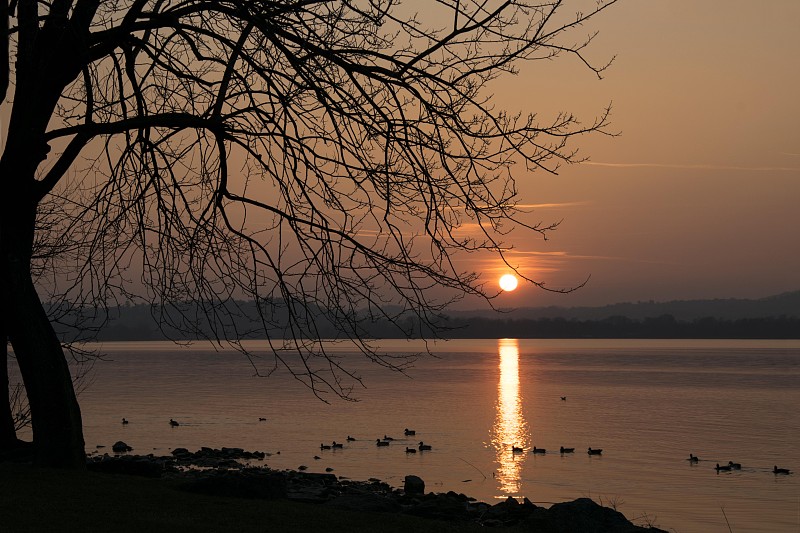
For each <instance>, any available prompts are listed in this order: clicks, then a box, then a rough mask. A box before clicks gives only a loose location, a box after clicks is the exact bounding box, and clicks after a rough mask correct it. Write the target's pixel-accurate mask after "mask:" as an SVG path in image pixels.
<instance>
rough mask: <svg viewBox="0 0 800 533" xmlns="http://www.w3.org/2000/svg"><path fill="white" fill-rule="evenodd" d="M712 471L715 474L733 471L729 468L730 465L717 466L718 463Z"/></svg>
mask: <svg viewBox="0 0 800 533" xmlns="http://www.w3.org/2000/svg"><path fill="white" fill-rule="evenodd" d="M714 470H716V471H717V472H728V471H730V470H733V469H732V468H731V466H730V465H724V466H719V463H717V466H715V467H714Z"/></svg>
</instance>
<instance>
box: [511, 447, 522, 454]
mask: <svg viewBox="0 0 800 533" xmlns="http://www.w3.org/2000/svg"><path fill="white" fill-rule="evenodd" d="M524 451H525V450H523V449H522V448H520V447H519V446H511V453H522V452H524Z"/></svg>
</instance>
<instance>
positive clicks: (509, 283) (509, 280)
mask: <svg viewBox="0 0 800 533" xmlns="http://www.w3.org/2000/svg"><path fill="white" fill-rule="evenodd" d="M500 288H501V289H503V290H504V291H513V290H514V289H516V288H517V278H516V276H514V275H513V274H506V275H504V276H502V277H501V278H500Z"/></svg>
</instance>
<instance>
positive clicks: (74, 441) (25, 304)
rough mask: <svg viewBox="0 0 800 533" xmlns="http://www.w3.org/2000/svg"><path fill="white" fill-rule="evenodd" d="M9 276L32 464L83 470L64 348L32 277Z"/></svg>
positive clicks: (12, 327) (12, 324)
mask: <svg viewBox="0 0 800 533" xmlns="http://www.w3.org/2000/svg"><path fill="white" fill-rule="evenodd" d="M25 274H27V275H25ZM12 278H14V279H13V280H12V281H11V287H10V291H9V292H10V298H9V301H8V303H10V305H11V306H12V308H13V310H14V313H12V314H11V317H9V332H10V335H9V336H10V338H11V344H12V346H13V347H14V353H15V354H16V356H17V362H18V363H19V367H20V372H21V374H22V379H23V381H24V383H25V389H26V391H27V393H28V402H29V403H30V407H31V424H32V427H33V444H34V453H35V461H36V462H37V463H38V464H42V465H47V466H58V467H70V468H85V466H86V451H85V448H84V441H83V426H82V422H81V412H80V407H79V406H78V401H77V398H76V397H75V391H74V389H73V387H72V378H71V376H70V372H69V366H68V365H67V360H66V357H65V356H64V350H63V349H62V347H61V343H60V342H59V340H58V338H57V337H56V334H55V331H54V330H53V327H52V325H51V324H50V322H49V320H48V319H47V314H46V313H45V310H44V307H43V306H42V303H41V301H40V300H39V296H38V295H37V294H36V290H35V289H34V286H33V282H32V281H31V278H30V273H29V272H17V275H14V276H12ZM20 278H23V279H20Z"/></svg>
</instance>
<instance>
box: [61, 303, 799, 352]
mask: <svg viewBox="0 0 800 533" xmlns="http://www.w3.org/2000/svg"><path fill="white" fill-rule="evenodd" d="M229 304H232V305H229V307H230V309H228V310H227V311H222V310H221V309H219V311H220V312H219V313H218V314H214V315H208V314H206V313H205V311H204V309H203V308H199V307H197V306H195V305H193V304H183V305H180V306H177V307H178V309H166V308H159V307H157V306H150V305H125V306H121V307H115V308H112V309H109V310H108V312H107V313H106V312H103V311H100V310H96V309H91V308H79V309H72V310H71V311H69V312H67V313H65V314H62V315H61V319H60V320H59V323H58V324H57V331H58V333H59V334H60V335H61V337H62V339H64V340H70V339H79V338H83V339H86V338H93V339H96V340H100V341H112V340H114V341H122V340H161V339H166V338H171V339H186V340H188V339H196V338H231V339H252V338H263V337H264V330H263V325H262V323H261V320H260V318H259V317H268V324H267V326H268V328H269V335H270V337H271V338H281V337H283V336H287V334H289V333H290V329H289V319H288V314H287V309H286V305H285V304H283V303H282V302H281V301H273V302H270V303H269V304H267V303H265V304H264V307H263V308H262V312H261V313H259V312H258V310H257V309H256V306H255V303H254V302H229ZM217 306H218V307H221V306H222V304H219V303H218V304H217ZM207 309H208V307H207V308H206V310H207ZM298 312H303V313H307V315H306V316H305V317H303V316H301V315H300V314H298ZM295 316H296V317H298V318H300V319H303V318H305V319H306V320H313V321H314V322H315V327H314V328H313V329H308V330H307V331H305V330H304V329H302V328H300V329H298V328H297V327H295V328H294V329H293V331H294V334H296V335H299V336H301V337H307V338H310V337H312V336H317V335H318V336H319V337H320V338H325V339H333V338H339V337H341V335H342V327H341V323H339V322H338V320H341V319H340V318H335V319H332V318H326V314H325V313H323V312H322V311H321V310H320V309H313V308H311V307H309V308H302V309H299V310H298V309H296V310H295ZM394 316H395V319H394V320H393V321H392V322H390V321H387V320H385V319H384V320H377V321H373V320H369V319H368V318H367V317H366V316H364V317H360V318H358V317H357V318H358V320H357V321H358V323H359V328H360V331H361V334H362V335H363V336H364V337H369V338H403V337H405V336H406V335H410V336H412V337H418V336H419V335H420V334H422V335H424V336H431V335H434V333H433V332H431V331H430V330H429V329H428V328H427V327H425V326H424V325H422V324H420V323H419V320H418V319H417V318H416V317H415V316H414V315H413V314H410V313H403V312H402V311H401V310H399V309H398V310H396V314H394ZM437 322H438V327H439V328H440V330H439V331H438V333H439V334H440V335H443V336H445V337H450V338H470V337H474V338H500V337H517V338H743V339H747V338H752V339H757V338H761V339H798V338H800V291H794V292H786V293H783V294H778V295H775V296H770V297H768V298H761V299H756V300H744V299H717V300H677V301H671V302H636V303H618V304H613V305H606V306H601V307H539V308H536V307H531V308H522V309H515V310H509V311H507V312H503V313H496V312H492V311H490V310H489V311H487V310H482V311H478V310H475V311H451V312H448V313H444V314H443V315H442V316H441V317H440V318H439V319H438V321H437ZM159 324H160V327H159ZM398 326H399V328H398Z"/></svg>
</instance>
